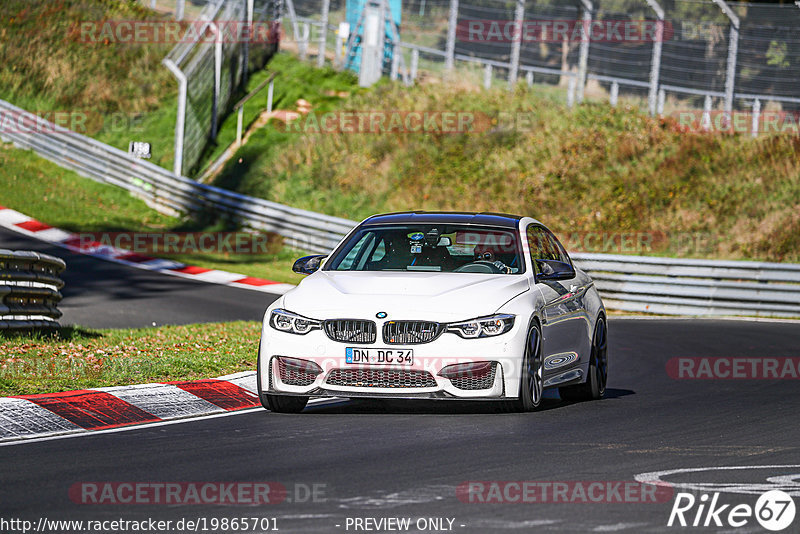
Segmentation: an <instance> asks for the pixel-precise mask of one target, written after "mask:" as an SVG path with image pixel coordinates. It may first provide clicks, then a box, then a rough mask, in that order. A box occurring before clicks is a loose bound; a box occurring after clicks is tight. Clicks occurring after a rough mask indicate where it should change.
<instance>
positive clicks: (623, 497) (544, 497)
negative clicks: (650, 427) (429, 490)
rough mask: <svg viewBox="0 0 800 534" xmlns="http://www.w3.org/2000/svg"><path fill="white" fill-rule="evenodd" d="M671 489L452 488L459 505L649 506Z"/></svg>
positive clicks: (601, 484) (486, 484)
mask: <svg viewBox="0 0 800 534" xmlns="http://www.w3.org/2000/svg"><path fill="white" fill-rule="evenodd" d="M673 495H674V492H673V488H672V487H671V486H668V485H662V486H656V485H653V484H643V483H640V482H634V481H619V480H561V481H540V480H475V481H469V482H462V483H461V484H459V485H458V487H457V488H456V496H457V497H458V499H459V500H460V501H461V502H464V503H469V504H474V503H497V504H501V503H506V504H541V503H571V504H580V503H598V504H599V503H606V504H615V503H616V504H619V503H626V504H652V503H665V502H669V501H670V500H672V497H673Z"/></svg>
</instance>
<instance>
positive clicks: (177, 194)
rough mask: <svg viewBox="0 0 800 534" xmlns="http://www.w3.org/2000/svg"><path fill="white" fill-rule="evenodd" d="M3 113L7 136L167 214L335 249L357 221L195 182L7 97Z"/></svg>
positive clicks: (4, 135)
mask: <svg viewBox="0 0 800 534" xmlns="http://www.w3.org/2000/svg"><path fill="white" fill-rule="evenodd" d="M0 114H3V115H4V116H6V117H13V121H11V122H13V123H14V125H15V127H14V129H13V130H8V129H5V130H3V129H0V138H2V139H3V140H6V141H11V142H13V143H14V144H15V145H16V146H18V147H21V148H27V149H31V150H33V151H35V152H36V153H38V154H39V155H41V156H42V157H44V158H46V159H49V160H50V161H53V162H54V163H56V164H58V165H60V166H62V167H65V168H68V169H72V170H74V171H75V172H77V173H78V174H80V175H82V176H85V177H87V178H91V179H93V180H96V181H99V182H104V183H108V184H112V185H116V186H118V187H121V188H123V189H126V190H128V191H130V192H131V193H132V194H134V195H135V196H137V197H140V198H142V199H143V200H144V201H145V202H147V203H148V205H150V206H151V207H153V208H155V209H157V210H159V211H161V212H163V213H169V214H179V213H200V212H204V211H214V212H221V213H225V214H227V215H229V216H230V217H231V218H232V219H233V220H235V221H236V222H238V223H239V224H241V225H242V226H243V227H246V228H251V229H254V230H261V231H267V232H274V233H277V234H279V235H281V236H283V238H284V243H285V244H287V245H288V246H291V247H294V248H298V249H301V250H307V251H310V252H325V251H328V250H330V249H331V248H333V246H334V245H336V243H338V241H339V239H341V236H342V235H344V234H345V233H346V232H348V231H350V229H351V228H352V227H353V226H354V224H355V223H353V222H352V221H348V220H345V219H340V218H338V217H331V216H328V215H322V214H319V213H314V212H311V211H305V210H300V209H296V208H291V207H289V206H284V205H282V204H278V203H276V202H270V201H268V200H263V199H259V198H253V197H249V196H246V195H240V194H238V193H234V192H232V191H227V190H225V189H220V188H218V187H214V186H210V185H205V184H201V183H198V182H195V181H194V180H190V179H189V178H186V177H183V176H178V175H176V174H173V173H171V172H170V171H168V170H166V169H163V168H161V167H159V166H157V165H155V164H153V163H150V162H149V161H144V160H140V159H136V158H134V157H132V156H130V155H128V154H127V153H125V152H123V151H122V150H119V149H117V148H114V147H111V146H108V145H105V144H103V143H101V142H99V141H97V140H95V139H92V138H90V137H86V136H84V135H81V134H78V133H75V132H72V131H70V130H67V129H65V128H62V127H60V126H57V125H55V124H53V123H50V122H47V121H44V120H43V119H41V118H39V117H37V116H35V115H33V114H31V113H28V112H27V111H25V110H22V109H20V108H18V107H16V106H14V105H12V104H9V103H8V102H5V101H2V100H0Z"/></svg>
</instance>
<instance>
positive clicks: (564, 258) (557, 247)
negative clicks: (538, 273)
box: [545, 230, 572, 265]
mask: <svg viewBox="0 0 800 534" xmlns="http://www.w3.org/2000/svg"><path fill="white" fill-rule="evenodd" d="M545 234H546V235H547V238H548V241H550V243H551V249H552V250H553V251H554V252H555V254H556V255H557V256H558V257H557V258H553V259H556V260H558V261H561V262H564V263H569V264H570V265H572V262H571V261H570V259H569V254H567V251H566V250H565V249H564V246H563V245H562V244H561V241H559V240H558V238H557V237H556V236H555V235H553V233H552V232H549V231H547V230H545Z"/></svg>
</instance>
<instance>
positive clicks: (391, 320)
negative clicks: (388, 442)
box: [258, 212, 608, 412]
mask: <svg viewBox="0 0 800 534" xmlns="http://www.w3.org/2000/svg"><path fill="white" fill-rule="evenodd" d="M293 269H294V271H295V272H299V273H303V274H309V275H310V276H308V277H307V278H305V279H304V280H303V281H302V282H301V283H300V284H299V285H298V286H297V287H296V288H295V289H292V290H291V291H289V292H288V293H286V294H285V295H283V296H282V297H281V298H279V299H278V300H276V301H275V302H274V303H273V304H272V305H271V306H270V307H269V308H268V309H267V311H266V313H265V315H264V324H263V327H262V330H261V344H260V346H259V354H258V392H259V397H260V398H261V403H262V404H263V405H264V407H265V408H267V409H269V410H272V411H275V412H299V411H301V410H303V408H305V406H306V403H307V402H308V399H309V398H310V397H371V398H404V399H412V398H413V399H471V400H481V401H486V400H499V401H503V402H504V405H503V406H504V408H506V409H508V410H513V411H532V410H535V409H536V408H538V407H539V406H540V405H541V402H542V392H543V390H544V389H546V388H550V387H558V388H559V393H560V395H561V397H562V398H564V399H568V400H589V399H599V398H600V397H601V396H602V395H603V393H604V391H605V386H606V380H607V377H608V345H607V330H606V313H605V308H604V307H603V303H602V301H601V299H600V296H599V295H598V293H597V289H596V288H595V287H594V283H593V282H592V280H591V278H590V277H589V276H588V275H587V274H586V273H584V272H583V271H581V270H580V269H578V268H576V267H575V266H574V265H573V264H572V260H571V259H570V257H569V255H568V254H567V252H566V251H565V250H564V247H563V246H562V245H561V243H560V242H559V241H558V239H556V237H555V236H554V235H553V233H552V232H550V230H548V229H547V228H546V227H545V226H544V225H542V224H541V223H539V222H538V221H536V220H534V219H532V218H529V217H518V216H513V215H503V214H495V213H443V212H410V213H392V214H386V215H375V216H373V217H370V218H368V219H366V220H365V221H363V222H362V223H361V224H359V225H358V226H356V227H355V228H354V229H353V230H352V231H351V232H350V233H349V234H348V235H347V236H345V238H344V239H343V240H342V241H341V242H340V243H339V244H338V245H337V247H336V248H335V249H334V251H333V252H332V253H331V254H330V255H329V256H306V257H304V258H301V259H299V260H297V262H295V264H294V268H293Z"/></svg>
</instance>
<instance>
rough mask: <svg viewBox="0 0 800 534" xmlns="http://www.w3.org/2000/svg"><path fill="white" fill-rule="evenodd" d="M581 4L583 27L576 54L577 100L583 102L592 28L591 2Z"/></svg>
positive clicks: (589, 0)
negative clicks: (579, 45) (578, 49)
mask: <svg viewBox="0 0 800 534" xmlns="http://www.w3.org/2000/svg"><path fill="white" fill-rule="evenodd" d="M581 4H583V27H582V28H581V48H580V53H579V56H578V102H583V89H584V86H585V85H586V71H587V69H588V65H589V40H590V39H591V33H590V31H591V29H592V2H591V0H581Z"/></svg>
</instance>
